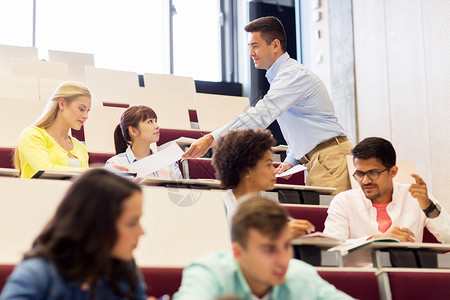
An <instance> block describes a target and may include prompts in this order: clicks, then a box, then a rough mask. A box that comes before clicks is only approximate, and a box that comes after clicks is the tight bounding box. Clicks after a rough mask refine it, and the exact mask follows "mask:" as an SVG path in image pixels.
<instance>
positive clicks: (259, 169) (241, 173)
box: [212, 129, 314, 238]
mask: <svg viewBox="0 0 450 300" xmlns="http://www.w3.org/2000/svg"><path fill="white" fill-rule="evenodd" d="M275 143H276V142H275V139H274V138H273V137H272V134H271V133H270V131H268V130H265V129H245V130H233V131H229V132H227V133H226V134H224V135H223V136H222V137H220V138H219V139H217V141H216V143H215V145H214V148H213V156H212V165H213V166H214V168H215V169H216V177H217V178H218V179H219V180H221V182H222V186H223V187H225V188H228V190H226V191H225V192H224V203H225V209H226V213H227V217H228V220H231V217H232V216H233V214H234V211H235V209H236V207H237V204H238V201H239V199H240V198H241V197H242V196H244V195H247V194H250V193H259V192H261V191H267V190H272V189H273V188H274V186H275V182H276V177H275V174H276V173H277V171H276V169H275V167H274V165H273V152H272V149H271V147H272V146H275ZM289 225H290V229H291V236H292V237H293V238H296V237H299V236H301V235H304V234H306V233H310V232H311V231H313V230H314V226H313V225H312V224H311V223H310V222H309V221H307V220H295V219H293V220H291V222H290V223H289Z"/></svg>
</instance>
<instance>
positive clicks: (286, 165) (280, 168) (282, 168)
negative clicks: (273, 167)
mask: <svg viewBox="0 0 450 300" xmlns="http://www.w3.org/2000/svg"><path fill="white" fill-rule="evenodd" d="M290 168H292V165H291V164H290V163H287V162H284V163H281V164H280V165H279V166H278V168H277V175H278V176H277V175H275V176H276V177H281V176H279V174H281V173H284V172H286V171H287V170H289V169H290ZM291 176H292V174H291V175H287V176H283V177H281V178H283V179H286V180H287V179H289V178H291Z"/></svg>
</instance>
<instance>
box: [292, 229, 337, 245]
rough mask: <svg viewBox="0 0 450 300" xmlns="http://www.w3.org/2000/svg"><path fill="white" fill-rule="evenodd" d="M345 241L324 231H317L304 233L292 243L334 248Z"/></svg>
mask: <svg viewBox="0 0 450 300" xmlns="http://www.w3.org/2000/svg"><path fill="white" fill-rule="evenodd" d="M343 242H344V241H342V240H339V239H336V238H334V237H332V236H330V235H327V234H325V233H323V232H320V231H317V232H313V233H310V234H305V235H302V236H300V237H298V238H296V239H293V240H292V241H291V244H292V245H299V246H300V245H305V246H307V245H309V246H316V247H319V248H325V249H328V248H332V247H335V246H338V245H340V244H342V243H343Z"/></svg>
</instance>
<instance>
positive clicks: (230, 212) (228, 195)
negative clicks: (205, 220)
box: [222, 189, 238, 227]
mask: <svg viewBox="0 0 450 300" xmlns="http://www.w3.org/2000/svg"><path fill="white" fill-rule="evenodd" d="M222 195H223V204H224V205H225V213H226V214H227V220H228V225H229V226H230V227H231V218H233V216H234V213H235V212H236V208H237V206H238V201H237V199H236V197H235V196H234V194H233V190H231V189H229V190H226V191H223V192H222Z"/></svg>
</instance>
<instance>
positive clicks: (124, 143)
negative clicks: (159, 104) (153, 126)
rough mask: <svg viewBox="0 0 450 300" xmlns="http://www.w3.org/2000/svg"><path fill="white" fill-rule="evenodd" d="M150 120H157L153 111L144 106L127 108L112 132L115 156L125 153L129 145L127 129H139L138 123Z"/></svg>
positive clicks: (129, 138)
mask: <svg viewBox="0 0 450 300" xmlns="http://www.w3.org/2000/svg"><path fill="white" fill-rule="evenodd" d="M150 118H153V119H156V120H158V116H157V115H156V113H155V111H154V110H153V109H151V108H150V107H148V106H145V105H137V106H136V105H133V106H130V107H128V108H127V110H126V111H124V112H123V114H122V116H121V117H120V123H119V124H118V125H117V126H116V129H115V130H114V145H115V148H116V154H119V153H122V152H125V150H127V147H128V145H131V136H130V131H129V129H128V127H130V126H132V127H135V128H139V123H140V122H143V121H145V120H148V119H150Z"/></svg>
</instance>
